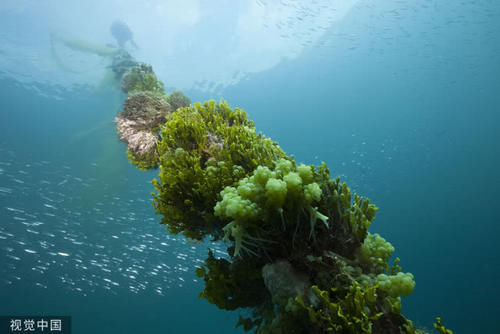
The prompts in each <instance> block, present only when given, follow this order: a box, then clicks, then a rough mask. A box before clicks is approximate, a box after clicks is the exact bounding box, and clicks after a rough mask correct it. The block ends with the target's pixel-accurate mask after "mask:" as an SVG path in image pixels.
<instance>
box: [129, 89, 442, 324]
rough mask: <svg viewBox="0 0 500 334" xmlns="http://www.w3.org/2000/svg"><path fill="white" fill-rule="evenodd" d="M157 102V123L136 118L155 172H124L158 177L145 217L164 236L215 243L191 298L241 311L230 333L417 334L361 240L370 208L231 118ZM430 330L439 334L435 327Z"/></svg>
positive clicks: (399, 288) (409, 278)
mask: <svg viewBox="0 0 500 334" xmlns="http://www.w3.org/2000/svg"><path fill="white" fill-rule="evenodd" d="M139 91H142V92H144V90H139ZM146 91H148V92H150V93H148V94H163V93H162V92H159V91H157V90H155V89H153V90H146ZM130 94H131V93H129V95H130ZM154 96H156V97H158V95H154ZM161 96H162V99H164V100H162V101H164V103H165V104H163V102H161V103H159V104H155V105H156V106H162V105H165V106H167V105H168V106H169V108H170V110H169V112H168V113H166V114H165V113H161V112H159V111H158V110H162V108H159V109H158V108H149V109H148V110H149V111H148V115H150V116H151V115H156V116H158V118H155V117H156V116H155V117H151V118H150V119H154V121H151V122H150V123H151V124H154V126H153V125H152V126H150V127H148V129H149V130H148V131H150V133H151V134H152V135H154V136H155V145H154V150H152V151H148V152H151V156H148V158H147V159H154V161H155V163H154V164H149V162H148V160H147V159H146V160H145V161H144V160H141V156H139V155H133V156H132V157H131V161H132V160H133V159H134V160H135V162H134V161H133V162H134V164H136V165H137V166H138V167H140V168H141V166H142V167H144V168H151V167H156V166H158V167H159V172H158V178H157V179H155V180H153V185H154V187H155V193H154V194H153V198H154V206H155V208H156V211H157V213H158V214H160V215H161V216H162V220H161V223H162V224H164V225H165V226H166V227H167V229H168V231H169V232H170V233H175V234H177V233H182V234H183V235H185V236H186V237H188V238H191V239H195V240H202V239H204V238H205V237H207V236H208V237H210V238H211V239H212V240H215V241H217V240H219V241H220V242H225V243H226V244H227V246H228V248H227V256H225V257H217V256H215V254H214V252H212V251H209V254H208V257H207V259H206V260H205V261H204V262H203V263H202V264H201V266H200V267H198V268H197V270H196V274H197V276H198V277H200V278H201V279H203V281H204V282H205V287H204V289H203V291H201V292H200V295H199V296H200V298H205V299H206V300H208V301H209V302H210V303H212V304H214V305H216V306H217V307H219V308H221V309H224V310H244V314H245V316H243V315H240V318H239V320H238V323H237V324H236V325H237V326H241V327H242V328H243V329H244V330H245V331H253V332H254V333H260V334H264V333H266V334H267V333H287V334H288V333H418V334H422V333H425V331H424V330H422V329H417V328H415V325H414V324H413V323H412V322H411V321H410V320H409V319H407V318H406V317H405V316H404V315H403V314H402V298H403V297H406V296H408V295H410V294H411V293H412V292H413V290H414V288H415V281H414V277H413V275H412V274H411V273H405V272H403V271H402V268H401V266H400V265H399V262H400V260H399V258H395V259H394V260H392V259H393V253H394V251H395V249H394V247H393V246H392V245H391V243H389V242H388V241H387V240H385V239H384V238H383V237H382V236H380V235H379V234H376V233H375V234H372V233H370V232H369V228H370V226H371V224H372V222H373V220H374V219H375V216H376V213H377V210H378V209H377V207H376V206H375V205H374V204H372V203H371V202H370V201H369V200H368V199H367V198H364V197H362V196H359V195H357V194H354V193H352V192H351V190H350V189H349V187H348V186H347V184H346V183H345V182H341V180H340V178H331V177H330V170H329V168H328V166H327V165H326V164H324V163H323V164H322V165H319V166H314V165H305V164H300V163H297V162H296V161H295V159H294V157H293V156H288V155H287V154H285V152H284V151H283V150H282V149H281V148H280V146H279V145H278V144H277V143H276V142H274V141H272V140H271V139H270V138H268V137H265V136H264V135H262V134H261V133H258V132H257V131H256V129H255V126H254V123H253V122H252V121H251V120H249V119H248V117H247V114H246V113H245V112H244V111H243V110H242V109H238V108H235V109H232V108H231V107H230V106H229V105H228V104H227V103H226V102H224V101H221V102H219V103H216V102H215V101H208V102H205V103H194V104H190V105H189V106H186V105H185V103H187V101H189V100H188V99H185V98H184V97H183V96H182V95H180V94H179V93H175V95H174V94H172V95H171V98H170V99H168V97H166V96H164V95H161ZM143 98H144V96H143ZM148 98H152V99H150V100H155V99H154V98H153V96H148ZM145 100H147V98H146V99H145ZM155 101H156V102H159V101H158V100H155ZM177 101H181V102H182V101H183V102H182V103H183V104H184V105H183V104H182V103H181V104H180V105H176V103H177ZM139 109H141V108H139ZM141 110H143V109H141ZM144 110H145V109H144ZM139 115H141V112H139ZM144 115H145V114H144ZM144 115H143V116H141V117H139V118H140V119H146V118H147V117H146V116H144ZM159 115H161V119H160V116H159ZM129 116H130V117H132V118H133V117H136V116H137V112H136V111H134V110H130V114H129ZM128 119H129V118H128ZM129 120H130V119H129ZM141 163H142V164H143V165H141ZM391 260H392V261H391ZM391 262H392V263H391ZM434 326H435V328H436V329H437V330H438V331H439V332H441V333H448V334H449V333H451V331H450V330H448V329H446V328H445V327H444V326H443V325H442V323H441V320H440V319H439V318H438V320H437V323H436V324H435V325H434Z"/></svg>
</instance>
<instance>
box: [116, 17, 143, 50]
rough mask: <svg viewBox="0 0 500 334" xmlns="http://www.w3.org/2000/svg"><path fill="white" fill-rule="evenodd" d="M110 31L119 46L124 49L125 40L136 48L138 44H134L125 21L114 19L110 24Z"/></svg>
mask: <svg viewBox="0 0 500 334" xmlns="http://www.w3.org/2000/svg"><path fill="white" fill-rule="evenodd" d="M110 31H111V35H113V37H114V38H115V39H116V42H117V43H118V47H119V48H121V49H124V48H125V44H126V43H127V42H130V44H131V45H132V46H133V47H134V48H136V49H138V46H137V44H135V42H134V39H133V33H132V31H131V30H130V28H129V26H128V25H127V24H126V23H125V22H123V21H120V20H116V21H114V22H113V23H112V24H111V27H110Z"/></svg>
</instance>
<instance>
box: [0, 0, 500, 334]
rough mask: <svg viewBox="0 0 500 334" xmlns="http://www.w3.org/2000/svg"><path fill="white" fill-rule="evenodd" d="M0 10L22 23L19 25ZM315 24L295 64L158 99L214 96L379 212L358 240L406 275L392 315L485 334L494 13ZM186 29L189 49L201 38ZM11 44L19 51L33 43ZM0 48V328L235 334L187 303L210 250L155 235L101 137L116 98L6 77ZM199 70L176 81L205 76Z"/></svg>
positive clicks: (494, 153) (210, 310)
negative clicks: (395, 261) (37, 318)
mask: <svg viewBox="0 0 500 334" xmlns="http://www.w3.org/2000/svg"><path fill="white" fill-rule="evenodd" d="M258 3H259V6H261V5H262V6H270V4H269V3H270V2H269V1H258ZM282 3H286V4H289V5H297V3H300V2H299V1H288V2H286V1H282ZM242 6H243V5H242ZM301 6H303V7H304V8H307V6H308V5H306V3H305V2H304V3H302V4H301ZM311 6H313V5H311ZM235 7H236V6H235ZM0 8H1V7H0ZM24 10H26V9H24ZM121 10H122V11H125V9H121ZM231 10H234V11H236V10H237V8H231ZM0 13H1V14H0V15H1V16H2V17H15V18H17V17H23V11H22V10H21V11H12V10H7V9H6V10H4V11H0ZM311 13H315V11H314V10H311ZM226 14H227V13H226ZM44 15H45V16H44V18H45V19H46V20H48V19H47V17H50V15H52V14H51V13H50V11H47V13H44ZM53 15H55V14H53ZM137 15H142V14H141V13H139V14H137ZM220 15H223V14H220ZM56 18H57V17H56ZM133 19H134V18H133V16H131V20H133ZM292 19H293V18H292ZM295 19H296V20H297V18H296V17H295ZM201 20H202V21H201V22H205V21H203V16H202V19H201ZM207 20H209V19H208V18H207ZM27 21H29V20H27ZM212 21H213V17H211V19H210V20H209V21H208V22H212ZM2 22H3V23H0V27H2V25H4V26H5V30H3V31H4V32H5V33H4V34H3V35H0V38H3V40H5V41H10V42H12V43H13V44H12V47H15V46H16V44H15V43H16V38H15V36H16V35H13V34H14V32H13V31H14V30H13V29H14V28H13V27H14V25H15V22H19V20H17V21H16V20H14V19H12V20H11V21H5V20H4V21H2ZM37 24H38V23H37ZM283 24H285V23H283ZM310 24H312V23H310ZM103 25H104V23H103ZM321 26H322V27H325V29H324V32H322V33H321V34H319V35H318V36H316V39H315V40H313V41H311V43H307V41H306V42H305V45H304V46H303V48H302V49H301V52H300V53H299V54H298V55H297V56H296V57H289V58H286V57H285V56H286V54H284V55H283V58H282V59H281V60H280V61H279V62H278V63H276V64H274V65H273V66H270V67H268V68H266V69H262V70H260V71H257V72H251V73H250V72H249V73H248V74H245V76H243V77H242V79H241V80H236V81H235V82H233V83H231V84H227V82H224V84H222V83H220V84H219V83H217V80H218V79H216V78H212V79H211V77H210V75H212V74H210V73H209V74H207V73H205V72H203V73H201V70H200V76H203V79H204V80H205V81H206V82H209V84H200V83H199V82H198V83H194V82H193V83H192V84H185V83H184V81H182V80H180V79H179V80H178V81H177V82H176V80H177V79H178V78H177V77H175V76H173V77H171V78H168V75H164V74H162V73H163V72H161V71H160V72H159V75H160V77H161V78H162V80H164V81H165V84H166V86H167V87H170V86H176V85H181V83H182V84H185V87H183V90H184V91H185V92H186V93H187V94H188V95H189V96H191V98H192V100H194V101H198V100H206V99H209V98H215V99H219V98H220V97H223V98H224V99H226V100H227V101H228V102H229V104H230V105H231V106H233V107H242V108H243V109H245V110H246V111H247V112H248V113H249V116H250V118H251V119H253V120H254V121H255V124H256V126H257V128H258V130H260V131H262V132H263V133H265V134H266V135H268V136H270V137H272V139H273V140H276V141H278V142H279V143H280V145H281V146H282V147H283V149H284V150H285V151H286V152H287V153H289V154H294V155H295V157H296V159H297V160H298V161H301V162H305V163H315V164H320V163H321V162H322V161H325V162H326V163H327V164H328V165H329V167H330V169H331V171H332V174H333V175H340V176H341V177H342V178H343V179H344V180H346V181H347V182H348V183H349V185H350V186H351V187H352V188H353V189H354V190H355V191H356V192H358V193H360V194H363V195H366V196H368V197H369V198H370V199H372V201H373V202H374V203H376V204H377V206H379V208H380V210H379V213H378V215H377V218H376V219H375V222H374V224H373V225H372V227H371V229H372V231H374V232H377V233H380V234H382V235H383V236H384V237H385V238H386V239H387V240H389V241H390V242H391V243H392V244H393V245H394V246H395V247H396V255H397V256H399V257H400V258H401V265H402V267H403V269H404V271H409V272H412V273H414V275H415V280H416V282H417V286H416V288H415V290H414V292H413V294H412V295H411V296H410V297H407V298H405V299H404V301H403V313H404V314H405V315H406V316H407V317H408V318H410V319H412V320H413V321H414V322H415V323H416V324H418V325H420V326H423V327H426V328H431V326H432V325H431V324H432V321H433V319H434V318H435V316H441V317H442V318H443V320H444V322H445V324H446V325H447V326H448V327H450V328H452V329H453V330H454V332H455V333H496V332H497V327H498V326H497V323H496V315H497V314H498V313H499V312H500V306H499V305H500V304H499V303H498V300H499V298H500V287H499V285H498V282H499V281H500V262H499V260H498V254H500V247H499V246H498V241H497V238H498V235H500V214H499V212H500V210H499V207H500V206H499V204H498V203H497V202H498V200H497V198H496V194H497V192H498V189H500V176H499V174H498V171H499V170H500V95H499V94H498V92H500V37H498V31H500V5H499V3H498V2H495V1H487V0H483V1H463V2H456V3H444V2H437V1H432V0H428V1H427V0H426V1H416V2H414V3H408V2H405V1H391V2H387V3H384V4H378V3H375V2H373V1H359V2H358V4H357V5H356V6H355V7H354V8H353V9H352V10H350V11H349V12H348V13H347V15H346V16H345V17H343V18H342V20H340V21H338V22H336V23H332V24H330V25H327V24H324V23H322V24H321ZM29 29H31V28H29V27H28V26H26V30H27V31H28V30H29ZM40 29H42V28H40ZM87 29H90V28H87ZM136 29H139V28H136ZM301 29H304V31H305V32H307V29H309V28H308V27H305V28H301ZM311 29H318V28H316V27H311ZM6 32H9V34H7V33H6ZM202 32H203V31H198V32H197V33H196V34H195V33H193V36H194V37H193V38H194V39H195V38H202V37H203V38H206V37H207V36H206V35H207V34H208V33H207V32H205V33H202ZM17 33H18V34H19V36H23V38H20V39H19V40H18V44H17V47H18V49H16V50H20V51H21V54H22V51H23V50H24V49H26V50H29V48H30V47H31V46H33V45H35V44H36V45H38V44H43V41H42V42H40V41H38V42H36V43H35V41H34V40H33V41H31V42H30V38H31V37H29V36H31V34H28V33H25V32H24V33H23V29H20V31H19V32H16V34H17ZM184 33H185V34H188V33H189V31H186V32H184ZM25 37H26V38H25ZM281 38H288V37H281ZM137 43H138V44H141V41H140V38H137ZM185 43H186V45H188V42H185ZM190 43H191V42H190ZM200 43H202V45H203V46H206V45H205V44H203V41H200ZM4 45H7V44H4ZM143 45H147V41H143ZM183 45H184V44H183ZM186 45H185V46H184V47H185V48H186V49H189V46H186ZM189 45H191V44H189ZM192 45H197V44H196V40H195V41H194V42H193V44H192ZM0 51H2V50H0ZM4 51H5V53H0V58H2V57H3V59H2V62H1V63H0V65H1V66H0V97H1V98H0V301H1V303H0V314H2V315H9V314H67V315H71V316H73V326H74V327H73V330H74V333H76V334H79V333H141V332H153V331H154V332H164V333H195V332H203V333H236V332H242V330H236V329H234V324H235V322H236V319H237V313H232V312H226V311H221V310H218V309H217V308H216V307H215V306H213V305H210V304H209V303H207V302H206V301H205V300H198V298H197V294H198V293H199V292H200V291H201V290H202V288H203V283H202V282H199V281H198V280H197V278H196V276H195V274H194V268H195V267H196V266H197V265H198V264H199V263H200V261H202V260H203V259H204V258H205V257H206V254H207V248H208V247H210V248H213V249H216V250H217V252H218V254H219V255H221V256H223V253H224V250H225V247H224V245H219V244H210V243H209V242H208V241H207V242H205V243H203V244H201V245H195V244H192V243H189V242H188V241H187V240H185V239H184V238H183V237H181V236H173V235H169V234H168V233H167V232H166V231H165V229H164V227H162V226H160V225H158V224H157V222H158V221H159V217H157V216H155V215H154V209H153V207H152V205H151V195H150V192H151V191H152V190H153V188H152V186H151V184H150V183H149V182H150V181H151V180H152V179H153V178H154V177H155V172H154V171H151V172H140V171H138V170H137V169H135V168H134V167H133V166H131V165H129V164H128V162H127V158H126V156H125V154H124V153H125V146H124V144H122V143H120V142H119V141H118V139H117V136H116V134H115V130H114V123H113V118H114V117H115V115H116V112H117V110H119V108H120V106H121V103H122V102H123V98H124V96H123V95H121V94H120V93H118V92H116V91H113V90H111V89H106V88H102V87H100V88H99V89H96V88H95V87H90V86H88V81H90V80H83V81H85V82H80V83H78V82H73V83H70V82H69V81H71V80H69V79H68V78H71V76H70V74H67V73H66V74H64V73H59V72H57V73H59V74H57V75H56V76H54V78H57V83H55V82H53V81H55V80H56V79H54V80H53V81H51V80H50V77H46V78H44V79H43V80H42V79H40V80H33V79H27V78H32V77H33V76H34V74H37V75H38V74H40V75H43V74H44V73H50V71H49V70H48V69H45V70H40V67H37V64H39V63H40V62H41V63H43V64H45V62H46V63H47V64H48V63H49V61H47V60H44V61H41V60H38V61H39V63H33V62H29V60H30V59H31V58H29V57H26V58H23V57H20V58H21V59H20V60H19V61H21V62H22V61H26V62H27V65H26V68H25V72H24V73H23V75H21V74H20V73H19V71H20V69H19V68H15V69H14V68H13V67H12V66H11V65H12V64H15V62H13V59H12V58H9V54H10V53H9V49H7V48H6V49H5V50H4ZM142 52H143V53H144V58H146V59H147V58H148V54H146V51H145V50H143V51H142ZM26 54H28V51H26ZM42 56H43V54H42V55H41V56H40V57H42ZM154 56H155V57H157V55H154ZM205 57H207V58H210V57H220V55H212V56H210V55H209V54H208V53H207V54H205ZM242 57H243V56H242ZM152 59H154V57H152ZM198 60H199V62H198V63H197V66H196V69H192V68H187V69H186V71H191V72H190V73H189V75H194V74H196V71H198V68H202V67H203V66H202V65H203V64H204V58H203V57H201V56H200V57H199V59H198ZM169 61H170V62H172V61H175V59H174V60H172V59H170V58H169ZM210 61H213V59H212V60H210ZM210 61H208V60H207V63H206V64H207V65H206V66H207V67H208V66H209V65H208V64H211V63H210ZM220 61H222V60H220ZM182 62H183V60H181V59H179V63H180V64H183V63H182ZM28 63H29V64H28ZM91 64H92V66H94V65H95V66H101V65H102V64H100V62H96V63H91ZM152 64H153V67H155V63H154V62H152ZM77 65H78V64H71V66H77ZM85 66H87V65H85ZM161 66H162V64H158V66H157V67H158V68H162V67H161ZM179 66H180V65H179ZM242 66H243V65H242ZM38 71H39V72H40V73H39V72H38ZM44 71H45V72H44ZM31 72H32V73H31ZM192 72H194V73H192ZM242 72H244V69H242ZM30 73H31V74H33V75H30ZM214 75H215V74H214ZM169 80H170V81H169ZM66 81H68V82H66ZM75 81H77V80H76V79H75ZM201 81H202V80H201V79H200V82H201ZM210 82H213V84H211V83H210ZM213 87H218V88H217V89H212V88H213Z"/></svg>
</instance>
